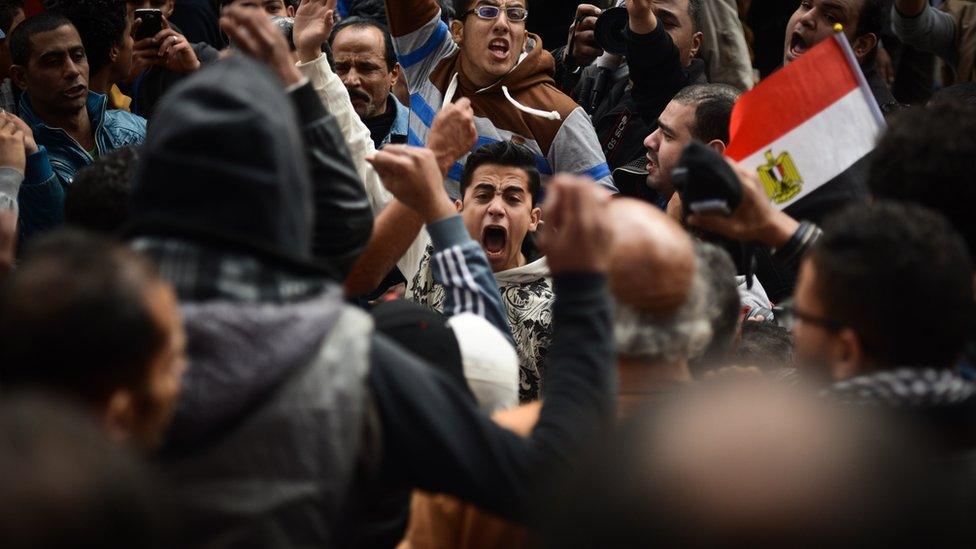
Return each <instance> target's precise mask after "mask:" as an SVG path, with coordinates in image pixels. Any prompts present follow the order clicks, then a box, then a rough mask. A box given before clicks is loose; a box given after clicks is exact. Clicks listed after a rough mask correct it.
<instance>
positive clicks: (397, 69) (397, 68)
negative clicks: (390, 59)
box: [390, 63, 403, 90]
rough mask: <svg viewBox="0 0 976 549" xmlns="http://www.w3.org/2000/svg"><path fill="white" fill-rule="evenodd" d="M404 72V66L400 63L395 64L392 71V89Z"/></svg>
mask: <svg viewBox="0 0 976 549" xmlns="http://www.w3.org/2000/svg"><path fill="white" fill-rule="evenodd" d="M402 72H403V67H401V66H400V64H399V63H397V64H395V65H393V70H391V71H390V89H391V90H392V89H393V88H394V87H395V86H396V83H397V80H399V79H400V74H401V73H402Z"/></svg>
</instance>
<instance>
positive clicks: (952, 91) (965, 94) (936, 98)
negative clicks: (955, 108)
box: [928, 82, 976, 106]
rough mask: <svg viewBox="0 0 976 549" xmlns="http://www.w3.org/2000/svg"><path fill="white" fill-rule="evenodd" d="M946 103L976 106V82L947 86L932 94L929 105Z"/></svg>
mask: <svg viewBox="0 0 976 549" xmlns="http://www.w3.org/2000/svg"><path fill="white" fill-rule="evenodd" d="M945 103H967V104H970V105H976V82H963V83H962V84H954V85H952V86H946V87H944V88H942V89H940V90H939V91H937V92H935V93H934V94H932V97H931V98H930V99H929V103H928V104H929V105H930V106H931V105H942V104H945Z"/></svg>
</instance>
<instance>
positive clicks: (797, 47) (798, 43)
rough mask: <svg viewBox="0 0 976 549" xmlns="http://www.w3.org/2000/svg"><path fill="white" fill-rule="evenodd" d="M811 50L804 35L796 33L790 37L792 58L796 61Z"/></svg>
mask: <svg viewBox="0 0 976 549" xmlns="http://www.w3.org/2000/svg"><path fill="white" fill-rule="evenodd" d="M809 49H810V45H809V44H807V41H806V39H805V38H803V35H802V34H800V33H799V32H796V31H794V32H793V35H792V36H790V51H789V53H790V56H791V57H793V58H794V59H796V58H797V57H800V56H801V55H803V54H804V53H806V52H807V50H809Z"/></svg>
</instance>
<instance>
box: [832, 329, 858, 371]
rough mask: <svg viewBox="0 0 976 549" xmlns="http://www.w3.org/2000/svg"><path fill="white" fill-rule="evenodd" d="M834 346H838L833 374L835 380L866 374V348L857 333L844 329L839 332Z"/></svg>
mask: <svg viewBox="0 0 976 549" xmlns="http://www.w3.org/2000/svg"><path fill="white" fill-rule="evenodd" d="M834 344H835V345H836V346H837V347H836V349H835V350H834V351H835V355H834V361H833V367H832V370H831V374H832V375H833V377H834V379H835V380H838V381H840V380H842V379H848V378H851V377H854V376H856V375H860V374H862V373H864V368H865V363H864V360H865V358H864V346H863V345H861V338H860V337H858V335H857V332H855V331H854V330H852V329H850V328H844V329H842V330H840V331H839V332H837V334H836V336H835V342H834Z"/></svg>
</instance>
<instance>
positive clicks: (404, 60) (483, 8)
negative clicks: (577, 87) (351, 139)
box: [386, 0, 616, 198]
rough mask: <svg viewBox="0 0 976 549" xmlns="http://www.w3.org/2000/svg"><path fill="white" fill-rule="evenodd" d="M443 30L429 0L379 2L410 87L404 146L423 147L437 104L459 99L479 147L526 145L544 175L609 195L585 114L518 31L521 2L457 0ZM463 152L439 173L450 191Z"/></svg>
mask: <svg viewBox="0 0 976 549" xmlns="http://www.w3.org/2000/svg"><path fill="white" fill-rule="evenodd" d="M455 7H456V14H455V17H456V19H455V20H454V21H452V22H451V25H450V27H448V25H447V24H445V23H443V22H442V21H441V18H440V7H439V6H438V3H437V1H436V0H396V1H387V3H386V10H387V14H388V16H389V21H390V30H391V32H392V34H393V37H394V43H395V46H396V51H397V56H398V58H399V61H400V65H401V66H402V67H403V68H404V71H405V73H406V79H407V82H408V83H409V86H410V94H411V98H410V99H411V101H410V103H411V105H410V107H411V111H412V112H411V117H410V130H411V131H410V135H409V141H410V144H411V145H423V144H424V143H425V142H426V140H427V134H428V132H429V131H430V126H431V124H432V123H433V119H434V115H435V114H436V113H437V111H438V110H440V108H441V107H442V106H443V105H446V104H448V103H451V102H452V101H454V100H456V99H458V98H461V97H467V98H469V99H470V100H471V103H472V107H473V108H474V112H475V123H476V126H477V128H478V137H479V139H478V146H483V145H486V144H488V143H493V142H497V141H509V140H513V141H516V142H519V143H520V144H523V145H525V146H526V147H528V148H529V149H531V150H532V151H533V153H534V154H535V157H536V164H537V165H538V167H539V171H540V172H542V174H543V175H544V176H550V175H552V174H553V173H556V172H570V173H576V174H580V175H586V176H588V177H591V178H593V179H595V180H597V182H598V183H600V184H601V185H603V186H604V187H607V188H608V189H610V190H612V191H614V192H616V187H614V185H613V179H612V177H611V175H610V169H609V167H608V166H607V163H606V158H605V157H604V155H603V152H602V150H601V147H600V143H599V140H598V139H597V136H596V132H595V130H594V129H593V125H592V124H591V122H590V119H589V117H588V116H587V114H586V112H585V111H583V109H581V108H580V107H579V106H578V105H577V104H576V103H574V102H573V100H572V99H570V98H569V97H568V96H567V95H565V94H563V93H562V92H560V91H559V90H558V89H557V88H556V86H555V84H554V82H553V78H552V75H553V71H554V66H555V62H554V60H553V58H552V55H550V54H549V53H548V52H546V51H545V50H544V49H543V46H542V41H541V40H540V39H539V37H538V36H536V35H533V34H530V33H529V32H528V31H526V28H525V20H526V17H527V16H528V5H527V3H526V0H461V1H459V2H457V3H456V4H455ZM465 160H466V157H465V158H462V159H461V161H459V162H458V163H457V164H455V165H454V167H453V168H452V169H451V170H450V172H449V173H448V181H447V190H448V192H449V193H450V194H451V196H452V197H454V198H457V197H458V189H459V183H458V181H459V178H460V175H461V170H462V167H463V165H464V161H465Z"/></svg>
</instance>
